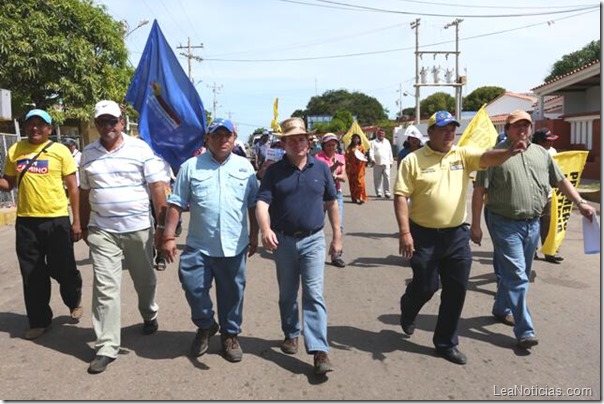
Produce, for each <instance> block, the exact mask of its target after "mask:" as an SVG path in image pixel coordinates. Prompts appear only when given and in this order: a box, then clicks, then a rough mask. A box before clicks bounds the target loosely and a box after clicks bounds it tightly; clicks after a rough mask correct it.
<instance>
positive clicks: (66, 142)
mask: <svg viewBox="0 0 604 404" xmlns="http://www.w3.org/2000/svg"><path fill="white" fill-rule="evenodd" d="M61 143H63V144H64V145H66V146H77V145H78V143H77V142H76V141H75V140H74V139H72V138H70V137H66V138H65V139H63V140H62V141H61Z"/></svg>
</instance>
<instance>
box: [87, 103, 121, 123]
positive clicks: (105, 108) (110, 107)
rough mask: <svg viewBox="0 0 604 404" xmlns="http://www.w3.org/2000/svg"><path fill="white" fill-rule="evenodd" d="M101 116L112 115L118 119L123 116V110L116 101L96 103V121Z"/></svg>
mask: <svg viewBox="0 0 604 404" xmlns="http://www.w3.org/2000/svg"><path fill="white" fill-rule="evenodd" d="M101 115H111V116H114V117H116V118H119V117H120V116H122V110H121V109H120V106H119V105H117V102H115V101H109V100H103V101H99V102H97V103H96V105H95V106H94V119H96V118H98V117H99V116H101Z"/></svg>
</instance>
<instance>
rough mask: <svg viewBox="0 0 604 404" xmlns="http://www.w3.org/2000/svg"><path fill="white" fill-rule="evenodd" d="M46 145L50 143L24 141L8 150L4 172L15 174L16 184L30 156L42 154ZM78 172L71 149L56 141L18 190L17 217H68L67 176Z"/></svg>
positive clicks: (35, 164)
mask: <svg viewBox="0 0 604 404" xmlns="http://www.w3.org/2000/svg"><path fill="white" fill-rule="evenodd" d="M45 145H46V142H45V143H42V144H37V145H36V144H31V143H29V141H27V140H22V141H20V142H18V143H15V144H14V145H12V146H11V147H10V149H8V153H7V156H6V163H5V165H4V174H5V175H8V176H12V177H15V186H17V183H18V181H19V175H20V174H21V171H22V170H23V169H24V168H25V166H26V165H27V164H28V163H29V159H31V158H33V157H34V156H35V155H36V154H38V152H39V151H40V150H42V149H43V148H44V146H45ZM75 172H76V165H75V161H74V159H73V157H72V156H71V153H70V152H69V149H68V148H67V147H66V146H64V145H62V144H60V143H54V144H52V145H51V146H50V147H49V148H48V149H46V152H44V153H42V154H41V155H40V156H39V157H38V159H37V160H36V161H35V163H34V164H33V165H32V166H31V167H30V168H29V170H27V173H25V175H24V176H23V180H22V181H21V185H20V186H19V189H18V200H17V216H19V217H61V216H68V215H69V213H68V211H67V196H66V195H65V189H64V188H63V177H66V176H67V175H69V174H73V173H75Z"/></svg>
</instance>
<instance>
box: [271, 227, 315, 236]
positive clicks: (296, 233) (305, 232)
mask: <svg viewBox="0 0 604 404" xmlns="http://www.w3.org/2000/svg"><path fill="white" fill-rule="evenodd" d="M321 230H323V228H322V227H319V228H318V229H315V230H296V231H289V230H275V231H277V232H279V233H282V234H285V235H286V236H289V237H295V238H304V237H309V236H312V235H313V234H316V233H318V232H320V231H321Z"/></svg>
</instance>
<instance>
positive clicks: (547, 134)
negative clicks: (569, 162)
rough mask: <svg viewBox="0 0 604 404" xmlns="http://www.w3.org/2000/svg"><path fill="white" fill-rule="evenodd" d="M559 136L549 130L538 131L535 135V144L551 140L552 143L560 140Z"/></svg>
mask: <svg viewBox="0 0 604 404" xmlns="http://www.w3.org/2000/svg"><path fill="white" fill-rule="evenodd" d="M558 137H559V136H556V135H554V134H553V133H552V131H551V130H549V129H548V128H541V129H537V130H536V131H535V133H533V139H532V141H533V143H537V142H539V141H544V140H551V141H552V142H553V141H555V140H558Z"/></svg>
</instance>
